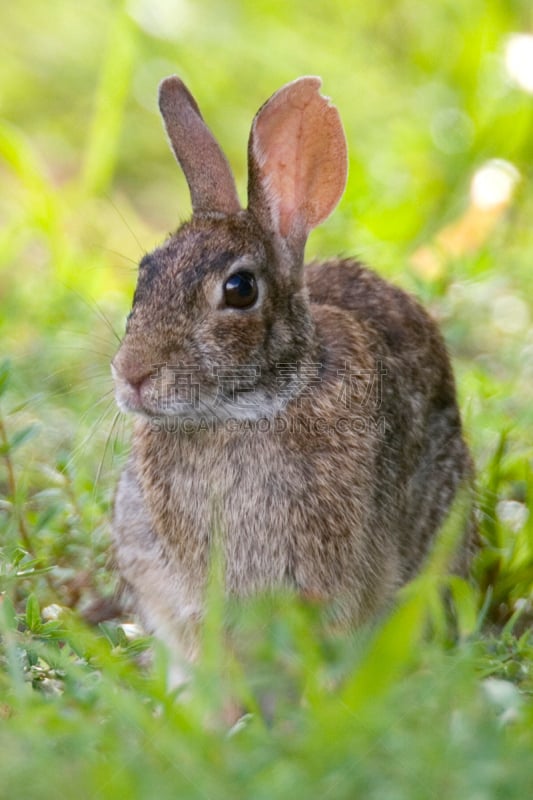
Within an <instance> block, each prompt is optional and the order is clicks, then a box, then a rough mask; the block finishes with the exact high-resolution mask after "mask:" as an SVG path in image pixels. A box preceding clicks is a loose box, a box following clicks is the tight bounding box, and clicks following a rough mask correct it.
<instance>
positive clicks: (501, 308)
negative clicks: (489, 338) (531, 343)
mask: <svg viewBox="0 0 533 800" xmlns="http://www.w3.org/2000/svg"><path fill="white" fill-rule="evenodd" d="M492 318H493V320H494V324H495V325H496V327H498V328H499V329H500V330H501V331H503V332H504V333H520V332H521V331H524V330H526V329H527V328H528V326H529V309H528V307H527V305H526V303H525V302H524V301H523V300H522V299H521V298H520V297H516V295H514V294H504V295H502V296H501V297H497V298H495V300H494V304H493V306H492Z"/></svg>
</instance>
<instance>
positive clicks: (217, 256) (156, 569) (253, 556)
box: [111, 76, 474, 680]
mask: <svg viewBox="0 0 533 800" xmlns="http://www.w3.org/2000/svg"><path fill="white" fill-rule="evenodd" d="M321 84H322V82H321V79H320V78H318V77H309V76H307V77H301V78H298V79H297V80H294V81H293V82H291V83H288V84H287V85H285V86H283V87H282V88H281V89H280V90H279V91H277V92H276V93H275V94H274V95H273V96H272V97H271V98H270V99H269V100H268V101H267V102H266V103H265V104H264V105H263V106H262V107H261V108H260V110H259V111H258V113H257V114H256V116H255V118H254V120H253V124H252V127H251V133H250V137H249V147H248V163H249V178H248V208H247V209H246V210H243V209H242V208H241V205H240V203H239V199H238V196H237V191H236V188H235V182H234V178H233V176H232V173H231V171H230V167H229V165H228V162H227V160H226V158H225V156H224V154H223V153H222V151H221V149H220V147H219V145H218V144H217V142H216V141H215V139H214V137H213V136H212V134H211V133H210V131H209V130H208V128H207V127H206V124H205V123H204V121H203V118H202V116H201V113H200V110H199V108H198V105H197V104H196V101H195V100H194V98H193V97H192V95H191V94H190V92H189V90H188V89H187V88H186V87H185V85H184V83H183V82H182V81H181V80H180V79H179V78H178V77H176V76H172V77H169V78H166V79H165V80H163V81H162V83H161V85H160V89H159V107H160V111H161V114H162V117H163V120H164V124H165V127H166V132H167V135H168V138H169V140H170V145H171V147H172V149H173V151H174V154H175V156H176V158H177V160H178V162H179V164H180V165H181V168H182V170H183V172H184V174H185V177H186V180H187V183H188V186H189V190H190V194H191V201H192V208H193V214H192V218H191V219H190V221H187V222H185V223H184V224H183V225H181V227H179V229H178V230H177V231H176V232H175V233H173V234H172V235H171V236H170V237H169V238H168V239H167V240H166V241H165V242H164V244H162V245H161V246H160V247H158V248H157V249H155V250H154V251H153V252H152V253H150V254H148V255H145V256H144V258H143V259H142V261H141V263H140V267H139V275H138V282H137V287H136V290H135V294H134V298H133V306H132V310H131V313H130V315H129V317H128V320H127V324H126V332H125V335H124V338H123V340H122V343H121V344H120V347H119V349H118V352H117V353H116V355H115V357H114V359H113V361H112V365H111V368H112V374H113V378H114V382H115V390H116V399H117V403H118V406H119V408H120V409H121V410H122V411H124V412H133V414H134V415H135V425H134V431H133V441H132V449H131V454H130V456H129V460H128V462H127V464H126V466H125V469H124V471H123V473H122V475H121V477H120V480H119V483H118V488H117V491H116V496H115V502H114V512H113V546H114V550H115V557H116V563H117V566H118V570H119V573H120V575H121V577H122V581H123V584H124V586H126V587H127V589H128V590H129V592H130V594H131V597H132V598H133V602H134V606H135V609H136V611H137V613H138V615H139V616H140V618H141V621H142V623H143V625H144V627H145V628H146V629H147V631H149V632H151V633H153V634H155V635H156V636H157V637H160V638H162V639H163V640H165V642H167V643H168V644H169V645H170V647H171V649H172V651H173V659H174V663H175V665H176V674H177V675H179V674H180V670H182V669H183V665H184V664H185V665H186V664H188V663H189V662H191V661H194V659H195V658H196V657H197V654H198V630H199V626H200V625H201V622H202V616H203V614H204V590H205V587H206V581H207V576H208V573H209V564H210V553H211V551H212V548H213V546H214V543H215V542H218V543H219V545H220V548H221V554H222V564H223V575H224V589H225V592H226V593H227V595H228V596H229V597H237V598H246V597H248V596H251V595H254V594H256V593H261V592H265V593H268V592H275V591H276V590H278V589H289V590H292V591H294V592H295V593H296V594H298V595H300V596H301V597H302V598H304V599H309V600H312V601H316V602H318V603H320V604H323V605H324V606H325V607H326V608H327V609H328V610H329V613H330V614H331V616H332V618H333V619H334V620H336V621H337V622H338V623H339V624H340V625H343V626H346V628H347V629H355V628H356V627H357V626H360V625H361V624H363V623H365V622H367V621H369V620H372V619H373V618H375V617H376V616H377V615H379V614H380V612H382V611H383V610H384V609H386V608H387V607H388V606H390V604H391V602H392V601H393V599H394V596H395V593H396V592H397V590H398V589H399V587H401V586H402V585H403V584H405V583H406V582H407V581H409V579H411V578H412V577H413V576H414V575H415V574H416V573H417V572H418V571H419V570H420V568H421V567H422V565H423V564H424V561H425V559H426V557H427V555H428V553H429V552H430V549H431V546H432V543H433V541H434V539H435V535H436V533H437V532H438V530H439V527H440V526H441V525H442V523H443V522H444V520H445V518H446V516H447V513H448V511H449V510H450V507H451V505H452V503H453V501H454V498H455V496H456V494H457V492H458V491H459V490H460V489H461V488H462V487H469V486H471V484H472V480H473V466H472V460H471V457H470V454H469V450H468V448H467V445H466V444H465V441H464V439H463V435H462V428H461V419H460V414H459V410H458V406H457V401H456V392H455V385H454V377H453V374H452V370H451V366H450V361H449V357H448V355H447V351H446V347H445V345H444V342H443V339H442V337H441V335H440V333H439V331H438V329H437V326H436V324H435V323H434V322H433V321H432V319H431V318H430V317H429V315H428V314H427V313H426V311H424V309H423V308H422V307H421V306H420V305H419V304H418V302H417V301H416V300H415V299H413V298H412V297H411V296H410V295H408V294H407V293H406V292H404V291H402V290H401V289H399V288H396V287H394V286H393V285H391V284H389V283H387V282H386V281H385V280H383V279H382V278H381V277H379V276H378V275H377V274H376V273H374V272H373V271H371V270H370V269H368V268H366V267H365V266H363V265H362V264H360V263H359V262H358V261H357V260H354V259H350V258H347V259H332V260H329V261H324V262H312V263H309V264H307V265H305V264H304V249H305V244H306V239H307V237H308V235H309V233H310V231H311V230H312V229H313V228H315V227H316V226H317V225H318V224H319V223H321V222H322V221H323V220H325V219H326V218H327V217H328V216H329V215H330V213H331V212H332V211H333V209H334V208H335V207H336V205H337V203H338V201H339V199H340V197H341V195H342V194H343V191H344V188H345V183H346V178H347V146H346V140H345V135H344V131H343V128H342V123H341V121H340V117H339V113H338V111H337V109H336V108H335V106H333V105H332V104H331V103H330V101H329V98H327V97H324V96H322V95H321V94H320V87H321ZM473 530H474V524H473V521H472V520H470V521H469V522H468V523H467V524H466V525H465V534H464V538H463V540H462V544H461V545H460V552H459V553H458V556H457V564H458V565H459V566H458V568H459V569H465V568H466V565H467V564H468V559H469V553H470V550H471V544H472V539H473V536H474V534H473ZM180 665H181V666H180ZM177 680H179V679H177Z"/></svg>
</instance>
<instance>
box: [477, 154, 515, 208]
mask: <svg viewBox="0 0 533 800" xmlns="http://www.w3.org/2000/svg"><path fill="white" fill-rule="evenodd" d="M519 180H520V173H519V172H518V170H517V169H516V167H515V166H513V164H511V163H510V162H509V161H504V160H503V159H500V158H494V159H492V160H491V161H487V162H486V164H483V166H482V167H480V168H479V169H478V170H477V172H475V173H474V177H473V178H472V182H471V184H470V198H471V200H472V203H473V204H474V205H475V206H477V207H478V208H481V209H491V208H497V207H498V206H505V205H507V204H508V203H509V201H510V200H511V198H512V196H513V192H514V189H515V186H516V184H517V183H518V181H519Z"/></svg>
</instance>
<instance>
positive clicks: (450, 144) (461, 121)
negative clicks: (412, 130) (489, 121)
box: [431, 108, 474, 154]
mask: <svg viewBox="0 0 533 800" xmlns="http://www.w3.org/2000/svg"><path fill="white" fill-rule="evenodd" d="M431 136H432V138H433V141H434V142H435V144H436V146H437V147H438V148H439V150H441V151H442V152H443V153H450V154H451V153H462V152H464V151H465V150H468V148H469V147H470V145H471V143H472V139H473V137H474V126H473V125H472V121H471V119H470V117H469V116H467V115H466V114H464V113H463V112H462V111H459V109H457V108H442V109H440V110H439V111H437V112H436V114H434V115H433V119H432V121H431Z"/></svg>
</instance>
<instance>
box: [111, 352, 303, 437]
mask: <svg viewBox="0 0 533 800" xmlns="http://www.w3.org/2000/svg"><path fill="white" fill-rule="evenodd" d="M111 371H112V375H113V379H114V382H115V397H116V402H117V405H118V407H119V409H120V410H121V411H124V412H125V413H134V414H139V415H142V416H144V417H148V418H150V419H153V418H170V419H177V420H182V421H183V422H184V423H189V422H190V423H195V424H196V423H201V422H204V421H205V422H208V423H209V424H210V425H212V424H216V423H218V422H220V423H225V422H226V421H228V420H239V421H243V420H249V421H257V420H259V419H264V418H272V417H274V416H276V415H277V414H279V413H280V412H281V411H283V409H284V408H285V406H286V404H287V401H288V399H289V397H288V395H287V393H286V392H283V391H278V390H275V391H272V390H268V389H267V388H266V387H263V386H260V385H258V384H257V383H255V382H254V380H253V376H251V375H250V374H246V373H245V372H243V369H241V370H240V373H239V372H238V371H237V372H236V371H235V370H234V371H233V373H232V375H231V376H230V375H229V373H228V374H226V375H224V379H221V378H220V376H218V380H217V381H216V382H209V383H208V382H205V380H202V381H201V380H200V378H199V376H197V375H196V372H197V371H196V369H194V368H193V367H187V368H181V367H180V368H178V367H172V368H171V367H169V366H168V365H160V366H157V367H155V368H154V369H152V370H151V371H150V372H147V373H145V374H144V375H140V376H138V377H137V376H136V378H135V380H132V378H131V377H125V376H124V375H123V374H122V372H121V370H120V368H119V367H118V366H117V365H116V364H112V365H111Z"/></svg>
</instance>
